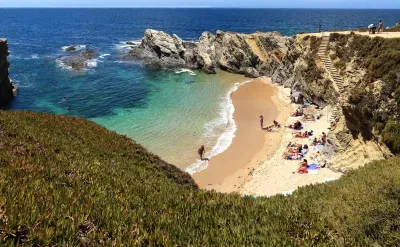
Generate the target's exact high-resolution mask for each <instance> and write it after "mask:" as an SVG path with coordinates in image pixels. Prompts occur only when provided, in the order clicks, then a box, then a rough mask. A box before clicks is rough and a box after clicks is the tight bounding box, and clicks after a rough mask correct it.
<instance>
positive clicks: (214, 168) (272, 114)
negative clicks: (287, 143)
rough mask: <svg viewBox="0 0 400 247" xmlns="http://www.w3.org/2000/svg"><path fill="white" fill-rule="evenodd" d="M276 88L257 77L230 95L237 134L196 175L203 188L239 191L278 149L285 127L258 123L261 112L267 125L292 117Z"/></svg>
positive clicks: (264, 79) (265, 79) (267, 80)
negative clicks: (271, 127)
mask: <svg viewBox="0 0 400 247" xmlns="http://www.w3.org/2000/svg"><path fill="white" fill-rule="evenodd" d="M275 91H276V88H275V87H273V86H272V85H271V83H270V81H269V79H267V78H257V79H255V80H253V81H251V82H249V83H246V84H244V85H242V86H240V87H239V88H238V90H237V91H236V92H234V93H233V94H232V95H231V98H232V102H233V104H234V106H235V112H234V115H233V118H234V120H235V123H236V125H237V130H236V133H235V137H234V138H233V141H232V144H231V145H230V146H229V148H228V149H227V150H226V151H224V152H223V153H221V154H219V155H217V156H215V157H212V158H211V159H210V161H209V162H208V168H207V169H205V170H203V171H201V172H198V173H195V174H194V175H193V177H194V179H195V181H196V182H197V183H198V184H199V186H200V187H201V188H205V189H215V190H217V191H220V192H235V191H236V192H239V191H240V188H241V186H242V185H243V184H244V183H245V182H247V181H248V180H249V179H251V174H252V171H253V170H254V169H256V168H257V167H258V166H259V165H260V164H262V163H263V161H265V160H266V159H268V158H269V157H271V156H272V155H273V153H274V152H275V151H276V150H277V149H278V147H279V145H280V140H281V137H282V129H279V130H278V131H277V132H272V133H271V132H266V131H264V130H261V127H260V122H259V117H260V115H263V116H264V126H267V125H271V124H272V121H273V120H275V119H276V120H278V122H281V123H282V122H284V121H285V119H287V117H288V116H289V114H290V111H291V108H290V107H289V106H288V105H286V104H283V102H281V101H280V100H279V99H278V98H277V97H276V95H275ZM206 151H207V150H206Z"/></svg>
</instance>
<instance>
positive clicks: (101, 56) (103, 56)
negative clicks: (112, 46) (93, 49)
mask: <svg viewBox="0 0 400 247" xmlns="http://www.w3.org/2000/svg"><path fill="white" fill-rule="evenodd" d="M110 55H111V54H108V53H106V54H102V55H100V56H99V58H102V59H103V58H105V57H108V56H110Z"/></svg>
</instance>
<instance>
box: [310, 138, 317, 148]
mask: <svg viewBox="0 0 400 247" xmlns="http://www.w3.org/2000/svg"><path fill="white" fill-rule="evenodd" d="M317 144H318V140H317V137H315V138H314V140H313V142H312V144H311V145H312V146H316V145H317Z"/></svg>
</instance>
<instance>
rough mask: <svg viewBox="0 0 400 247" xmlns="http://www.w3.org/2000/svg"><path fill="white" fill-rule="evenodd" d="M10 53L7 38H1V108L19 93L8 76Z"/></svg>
mask: <svg viewBox="0 0 400 247" xmlns="http://www.w3.org/2000/svg"><path fill="white" fill-rule="evenodd" d="M8 54H9V51H8V44H7V40H5V39H0V108H1V107H3V106H4V105H5V104H7V103H8V102H9V101H10V100H11V99H12V98H13V97H14V96H16V93H17V91H16V89H15V88H14V86H13V84H12V83H11V80H10V78H9V77H8V68H9V65H10V64H9V62H8V60H7V56H8Z"/></svg>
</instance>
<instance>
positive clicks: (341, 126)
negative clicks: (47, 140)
mask: <svg viewBox="0 0 400 247" xmlns="http://www.w3.org/2000/svg"><path fill="white" fill-rule="evenodd" d="M333 36H334V37H333ZM335 37H336V38H335ZM371 42H372V41H371V40H370V39H368V38H360V37H358V36H357V37H356V38H355V37H354V35H348V37H346V38H345V37H341V38H340V39H338V38H337V36H335V34H333V35H331V37H329V36H325V37H323V36H322V37H321V35H314V36H313V35H311V36H310V35H296V36H293V37H283V36H281V35H280V34H279V33H277V32H272V33H260V32H257V33H254V34H240V33H231V32H223V31H217V32H216V34H211V33H209V32H204V33H203V34H202V35H201V37H200V38H199V41H198V42H184V41H182V39H180V38H179V37H178V36H176V35H173V36H170V35H168V34H166V33H164V32H161V31H156V30H146V32H145V34H144V38H143V39H142V42H141V44H140V46H138V47H135V48H133V49H132V50H131V51H130V52H129V54H128V55H127V56H125V57H124V58H125V59H140V60H143V61H144V62H145V63H146V64H148V65H152V66H160V67H169V68H171V67H172V68H174V67H185V68H190V69H200V70H203V71H204V72H206V73H216V69H217V68H218V69H222V70H225V71H228V72H231V73H239V74H244V75H246V76H248V77H258V76H268V77H271V79H272V81H273V82H274V83H278V84H281V85H284V86H285V87H290V88H291V89H292V91H300V92H301V93H302V94H303V95H304V97H305V99H306V100H307V101H310V102H313V103H316V104H318V105H320V106H323V107H324V106H330V107H328V109H331V110H330V111H331V114H332V112H333V114H332V115H333V116H334V117H333V120H335V121H337V128H336V129H335V130H334V131H331V132H330V135H329V140H330V150H329V152H330V154H331V155H333V156H334V157H336V159H335V158H334V159H333V160H334V161H337V162H334V163H333V164H331V165H332V167H334V168H336V169H338V170H347V169H348V168H352V167H354V166H358V165H360V164H365V163H367V162H369V161H371V160H373V159H382V158H385V157H388V156H390V155H391V152H390V151H389V150H388V149H387V147H386V145H385V144H388V145H389V146H390V147H391V149H392V151H395V152H397V151H396V150H400V144H399V141H396V139H397V138H394V140H393V137H392V136H393V135H391V134H386V136H387V138H386V139H388V141H387V140H386V141H385V138H383V137H384V135H383V133H382V130H383V129H385V126H389V127H386V128H390V129H392V130H393V129H399V128H398V120H396V119H398V115H399V106H398V104H399V102H400V101H399V100H398V99H399V98H400V96H398V95H400V89H398V87H399V79H398V78H399V76H398V75H399V73H398V71H399V68H398V66H397V67H396V66H395V65H393V64H396V61H397V64H400V60H398V59H399V58H398V56H399V54H398V50H400V48H398V47H394V46H396V45H395V44H400V42H398V40H394V39H392V40H384V39H375V41H374V42H372V43H373V44H374V45H375V46H377V47H379V46H380V45H381V46H383V47H387V46H388V44H391V45H392V46H393V47H392V50H393V52H392V53H390V54H387V52H386V53H385V51H384V50H382V48H381V49H379V51H382V52H381V54H386V55H385V56H384V57H382V56H381V55H379V53H377V54H375V55H376V56H375V55H374V56H375V57H378V56H381V58H380V59H378V60H374V61H372V60H371V59H370V60H371V61H372V62H371V61H369V60H368V59H367V60H366V57H367V54H364V53H366V52H367V53H368V51H369V49H370V48H371V46H372V44H371ZM385 44H386V45H385ZM389 46H390V45H389ZM350 48H351V49H350ZM357 49H358V50H357ZM396 49H397V50H396ZM363 52H364V53H363ZM339 57H340V59H339ZM371 63H372V65H371ZM385 64H388V65H389V66H385ZM371 66H372V67H373V68H377V67H382V68H386V70H384V69H380V70H378V71H380V72H379V73H378V74H375V73H374V72H373V71H372V72H371V71H370V72H368V70H371ZM334 67H335V68H334ZM382 71H384V72H382ZM396 71H397V74H396V73H395V72H396ZM372 75H374V76H372ZM396 78H397V79H396ZM365 81H368V85H365V84H364V83H362V82H365ZM366 86H367V87H366ZM365 88H367V90H368V91H365ZM396 90H397V91H398V92H397V91H396ZM395 91H396V92H397V93H395ZM360 92H362V93H361V96H363V95H370V96H371V97H372V99H371V97H369V98H368V97H367V98H368V99H364V101H361V100H359V101H358V102H356V101H355V100H354V98H355V97H358V98H360V97H361V96H360ZM368 92H370V93H368ZM357 95H359V96H357ZM396 95H397V96H396ZM350 96H352V97H350ZM374 97H375V98H374ZM396 97H397V100H396ZM364 98H365V97H364ZM373 99H375V100H373ZM352 102H353V103H352ZM361 102H363V104H362V105H360V103H361ZM369 103H372V104H369ZM380 104H381V105H380ZM367 109H368V110H367ZM360 112H361V115H362V112H364V113H363V114H364V116H361V115H360ZM367 113H368V114H370V115H369V116H372V115H375V118H377V119H379V121H378V127H379V129H380V130H381V132H380V133H375V132H376V131H375V130H374V128H375V127H374V126H371V124H365V123H366V122H368V121H367V119H368V114H367ZM366 114H367V115H366ZM390 121H391V122H390ZM375 122H376V121H375ZM375 122H374V124H375V125H376V123H375ZM389 122H390V123H391V124H390V125H387V123H389ZM374 124H373V125H374ZM392 132H393V131H392ZM397 132H398V130H397ZM394 136H396V135H394ZM398 136H400V134H399V133H398ZM389 139H390V140H389ZM356 161H359V162H356Z"/></svg>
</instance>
